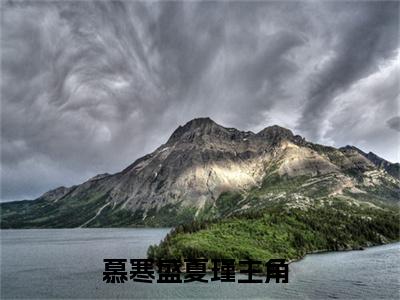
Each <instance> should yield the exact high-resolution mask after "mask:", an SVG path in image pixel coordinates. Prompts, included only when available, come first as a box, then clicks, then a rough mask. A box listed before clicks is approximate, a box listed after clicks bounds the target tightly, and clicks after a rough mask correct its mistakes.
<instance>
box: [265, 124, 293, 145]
mask: <svg viewBox="0 0 400 300" xmlns="http://www.w3.org/2000/svg"><path fill="white" fill-rule="evenodd" d="M257 136H261V137H263V138H266V139H267V140H270V141H280V140H284V139H292V138H293V137H294V134H293V132H292V131H291V130H289V129H286V128H283V127H281V126H278V125H273V126H268V127H266V128H264V129H263V130H261V131H260V132H258V133H257Z"/></svg>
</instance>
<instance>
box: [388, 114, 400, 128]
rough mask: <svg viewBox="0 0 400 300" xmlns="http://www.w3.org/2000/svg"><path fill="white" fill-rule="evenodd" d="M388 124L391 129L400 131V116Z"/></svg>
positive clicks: (390, 120)
mask: <svg viewBox="0 0 400 300" xmlns="http://www.w3.org/2000/svg"><path fill="white" fill-rule="evenodd" d="M386 124H387V125H388V126H389V127H390V128H392V129H394V130H396V131H400V117H399V116H397V117H393V118H390V119H389V120H387V121H386Z"/></svg>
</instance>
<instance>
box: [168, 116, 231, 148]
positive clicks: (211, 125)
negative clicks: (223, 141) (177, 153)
mask: <svg viewBox="0 0 400 300" xmlns="http://www.w3.org/2000/svg"><path fill="white" fill-rule="evenodd" d="M227 131H228V129H227V128H225V127H223V126H221V125H219V124H217V123H215V122H214V121H213V120H211V119H210V118H208V117H206V118H196V119H193V120H191V121H189V122H187V123H186V124H185V125H183V126H179V127H178V128H177V129H176V130H175V131H174V132H173V133H172V135H171V137H170V138H169V140H168V142H167V143H173V142H176V141H177V140H181V141H182V140H186V141H193V140H195V139H196V138H199V137H202V136H205V135H214V136H220V135H221V134H222V133H226V132H227Z"/></svg>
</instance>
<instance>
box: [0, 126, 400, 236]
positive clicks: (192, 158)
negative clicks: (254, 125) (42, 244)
mask: <svg viewBox="0 0 400 300" xmlns="http://www.w3.org/2000/svg"><path fill="white" fill-rule="evenodd" d="M395 168H396V165H395V164H391V163H389V162H387V161H384V160H382V159H380V160H379V159H376V158H375V157H372V156H371V155H369V154H368V155H365V153H363V152H362V151H361V150H359V149H357V148H353V147H345V148H341V149H336V148H333V147H325V146H322V145H318V144H313V143H310V142H307V141H305V140H304V138H302V137H300V136H298V135H294V134H293V133H292V132H291V131H290V130H288V129H285V128H282V127H279V126H271V127H267V128H265V129H264V130H262V131H260V132H259V133H257V134H255V133H253V132H243V131H239V130H237V129H234V128H225V127H223V126H220V125H218V124H216V123H215V122H214V121H212V120H211V119H209V118H200V119H194V120H192V121H190V122H188V123H187V124H185V125H184V126H179V127H178V128H177V129H176V130H175V131H174V133H173V134H172V135H171V137H170V138H169V140H168V141H167V142H166V143H165V144H163V145H161V146H160V147H159V148H157V149H156V150H155V151H154V152H152V153H150V154H148V155H146V156H144V157H142V158H140V159H138V160H136V161H135V162H134V163H133V164H131V165H130V166H128V167H127V168H126V169H124V170H123V171H121V172H119V173H116V174H112V175H110V174H101V175H97V176H95V177H93V178H91V179H89V180H88V181H86V182H84V183H82V184H81V185H77V186H73V187H69V188H65V187H60V188H58V189H55V190H53V191H50V192H47V193H45V194H44V195H42V196H41V197H39V198H38V199H36V200H34V201H17V202H9V203H3V204H1V216H2V218H1V219H2V220H1V227H2V228H42V227H80V226H84V227H108V226H174V225H177V224H180V223H185V222H190V221H192V220H210V219H214V218H219V217H225V216H230V215H232V214H235V213H237V212H238V211H252V210H257V209H262V208H265V207H268V206H270V204H271V203H284V204H285V205H286V206H288V207H296V208H299V209H306V208H307V207H312V206H313V205H315V203H316V202H318V203H327V204H329V203H331V202H332V201H335V199H342V200H345V201H346V202H347V203H354V204H356V205H359V203H362V202H365V203H367V205H369V206H370V207H378V208H379V207H381V206H386V205H397V204H398V195H399V194H398V193H399V178H398V177H396V176H394V173H393V172H390V173H388V171H387V170H391V169H395Z"/></svg>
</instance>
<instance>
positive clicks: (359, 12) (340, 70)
mask: <svg viewBox="0 0 400 300" xmlns="http://www.w3.org/2000/svg"><path fill="white" fill-rule="evenodd" d="M331 10H332V14H334V15H338V22H333V23H332V24H331V25H332V26H331V27H330V28H329V29H330V30H333V31H335V32H338V33H339V32H342V33H343V34H342V35H341V36H340V38H336V40H335V41H333V42H332V45H331V47H332V48H331V51H332V52H333V53H332V57H331V58H329V60H328V62H327V63H326V64H325V65H324V66H322V68H321V69H320V70H317V72H315V73H314V74H312V80H313V82H312V84H311V85H310V88H309V91H308V93H307V95H306V97H307V102H306V105H305V108H304V112H303V115H302V118H301V120H300V124H299V127H300V129H302V130H303V131H304V132H305V133H307V135H308V136H309V137H310V138H312V139H315V138H319V135H318V134H319V128H320V124H321V123H322V120H323V119H324V117H325V114H324V112H325V109H326V108H327V107H328V106H329V104H330V102H331V101H333V100H334V98H335V96H336V95H337V94H338V93H341V92H343V91H345V90H346V89H347V88H349V87H350V86H351V85H352V84H353V83H354V82H357V81H358V80H359V79H362V78H364V77H366V76H368V75H369V74H371V73H372V72H374V71H376V70H377V69H379V66H380V64H382V62H383V61H384V60H386V59H388V58H391V57H393V56H394V55H395V53H396V51H397V49H398V46H399V43H398V42H399V40H398V34H399V31H398V28H399V18H398V16H399V15H398V14H399V2H366V3H364V4H363V5H359V4H358V3H345V2H340V3H336V4H335V5H333V6H332V7H331ZM343 10H344V12H343ZM341 11H342V12H343V13H342V14H340V12H341ZM328 45H329V42H328Z"/></svg>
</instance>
